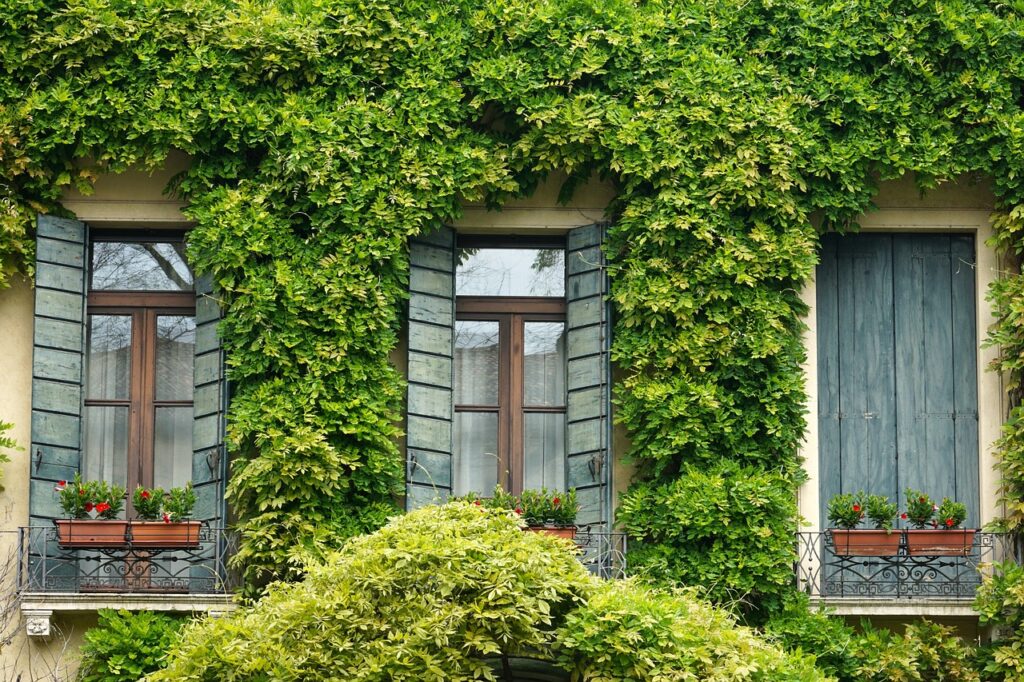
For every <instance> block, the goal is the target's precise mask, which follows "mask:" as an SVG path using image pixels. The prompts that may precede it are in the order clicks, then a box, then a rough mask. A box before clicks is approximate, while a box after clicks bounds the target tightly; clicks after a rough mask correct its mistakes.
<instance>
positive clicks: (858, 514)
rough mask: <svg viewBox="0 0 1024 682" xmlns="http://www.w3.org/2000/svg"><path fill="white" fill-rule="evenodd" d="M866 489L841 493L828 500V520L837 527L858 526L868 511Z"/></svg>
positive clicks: (848, 527)
mask: <svg viewBox="0 0 1024 682" xmlns="http://www.w3.org/2000/svg"><path fill="white" fill-rule="evenodd" d="M866 506H867V503H866V502H865V500H864V491H858V492H857V493H840V494H838V495H833V496H832V499H830V500H829V501H828V522H829V523H831V524H832V525H833V526H835V527H836V528H845V529H847V530H849V529H850V528H856V527H857V526H858V525H860V522H861V521H863V520H864V515H865V514H866V513H867V512H866V510H865V507H866Z"/></svg>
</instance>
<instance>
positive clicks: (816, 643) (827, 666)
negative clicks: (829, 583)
mask: <svg viewBox="0 0 1024 682" xmlns="http://www.w3.org/2000/svg"><path fill="white" fill-rule="evenodd" d="M764 631H765V633H766V634H767V635H768V637H769V638H771V639H772V640H774V641H776V642H778V643H779V644H780V645H781V646H782V647H783V648H785V649H786V650H787V651H790V652H794V653H802V654H806V655H808V656H813V657H814V659H815V664H816V665H817V667H818V668H819V669H820V670H821V671H823V672H825V673H826V674H828V675H832V676H834V677H836V678H838V679H840V680H853V679H855V677H854V673H855V671H856V661H855V660H854V658H853V650H854V649H855V647H856V643H857V635H856V633H855V632H854V630H853V628H851V627H850V626H848V625H847V624H846V622H845V621H844V620H843V619H842V618H838V617H835V616H830V615H828V614H827V613H823V612H821V611H814V610H811V607H810V601H809V599H808V598H807V596H806V595H803V594H800V593H793V594H791V595H788V596H787V597H786V599H785V601H784V604H783V607H782V608H780V609H779V610H777V611H776V612H775V613H773V614H772V616H771V617H770V618H769V619H768V621H767V622H766V623H765V625H764Z"/></svg>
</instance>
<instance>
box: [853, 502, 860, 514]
mask: <svg viewBox="0 0 1024 682" xmlns="http://www.w3.org/2000/svg"><path fill="white" fill-rule="evenodd" d="M853 511H855V512H859V511H860V505H859V504H855V505H853Z"/></svg>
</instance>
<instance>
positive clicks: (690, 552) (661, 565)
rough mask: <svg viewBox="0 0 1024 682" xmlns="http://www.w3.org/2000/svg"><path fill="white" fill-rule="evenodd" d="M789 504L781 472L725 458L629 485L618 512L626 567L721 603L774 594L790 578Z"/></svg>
mask: <svg viewBox="0 0 1024 682" xmlns="http://www.w3.org/2000/svg"><path fill="white" fill-rule="evenodd" d="M795 505H796V501H795V497H794V495H793V486H792V482H791V481H790V479H789V478H788V477H786V476H785V475H783V474H781V473H779V472H777V471H762V470H760V469H758V468H756V467H750V466H740V465H739V464H736V463H734V462H728V461H726V462H721V463H719V464H717V465H715V466H713V467H711V468H710V469H708V470H702V469H698V468H696V467H686V468H685V469H684V470H683V471H682V472H681V473H680V475H679V478H678V479H677V480H676V481H674V482H672V483H667V484H664V485H651V484H646V485H645V484H641V485H637V486H634V488H632V489H631V490H630V491H629V492H627V493H626V494H625V495H623V497H622V501H621V504H620V506H619V511H618V515H619V521H620V522H621V523H622V525H623V527H624V528H625V529H626V530H627V531H628V532H629V534H630V535H631V536H632V537H633V538H635V541H634V542H632V543H631V544H630V550H629V562H630V570H631V571H634V572H641V573H647V574H649V575H651V576H654V577H657V578H659V579H662V580H668V581H671V582H677V583H680V584H683V585H691V586H695V587H700V588H701V589H703V590H706V591H707V595H708V596H709V597H710V598H711V599H712V600H713V601H716V602H718V603H720V604H729V603H734V602H736V600H739V599H743V598H753V599H755V600H761V599H764V598H767V597H770V598H772V599H779V598H781V595H783V594H785V593H787V592H788V591H789V588H790V585H792V582H793V568H792V567H793V561H794V560H795V558H796V550H795V549H794V543H793V537H794V534H795V533H796V531H797V526H796V522H795V520H794V519H795V518H796V509H795Z"/></svg>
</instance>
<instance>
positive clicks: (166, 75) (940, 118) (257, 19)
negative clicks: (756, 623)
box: [0, 0, 1024, 588]
mask: <svg viewBox="0 0 1024 682" xmlns="http://www.w3.org/2000/svg"><path fill="white" fill-rule="evenodd" d="M3 18H4V21H3V22H0V63H3V64H4V70H3V71H2V72H0V258H2V259H3V261H4V263H11V264H18V265H20V267H21V269H22V270H24V271H29V270H30V268H31V264H32V258H33V255H32V240H31V236H30V233H31V230H30V224H31V218H32V216H33V215H34V213H35V211H38V210H42V211H54V210H59V208H58V200H59V197H60V194H61V191H62V190H63V189H65V188H67V187H69V186H76V185H81V186H84V187H87V186H88V184H89V183H90V181H91V179H92V178H93V177H95V175H96V174H97V173H100V172H118V171H121V170H124V169H125V168H127V167H129V166H131V165H142V166H153V165H157V164H159V163H160V162H161V161H162V160H163V159H164V158H165V156H166V155H167V153H168V151H169V150H171V149H181V150H184V151H186V152H187V153H189V154H190V155H191V156H192V159H193V164H192V166H191V168H190V169H189V170H188V171H187V172H186V173H185V174H184V175H183V176H182V177H180V178H178V179H177V181H176V184H175V190H176V191H178V192H179V193H180V194H181V195H182V196H184V197H185V198H186V199H187V200H188V201H189V204H190V208H189V215H190V217H191V218H192V219H193V220H194V221H195V223H196V227H195V229H194V230H193V232H192V234H191V236H190V245H191V246H190V254H191V258H192V261H193V263H194V264H195V266H196V267H197V268H198V269H199V270H201V271H204V272H207V273H210V274H212V275H213V277H214V279H215V281H216V284H217V286H218V289H219V291H220V295H221V296H222V299H223V303H224V304H225V306H226V311H227V312H226V317H225V319H224V322H223V324H222V327H221V334H222V337H223V341H224V345H225V347H226V348H227V350H228V357H229V363H230V367H229V370H230V376H231V380H232V382H233V386H234V397H233V402H232V408H231V415H230V430H229V440H230V445H231V449H232V453H233V455H232V456H233V460H234V464H233V470H232V472H233V478H232V483H231V486H230V490H229V494H230V497H231V501H232V504H233V505H234V507H235V508H236V510H237V512H238V514H239V517H240V519H241V523H242V527H243V529H244V530H245V532H246V535H245V538H246V539H245V540H244V543H243V550H242V553H241V555H240V557H241V559H242V560H244V561H245V562H246V563H247V564H248V565H250V566H251V567H254V568H253V569H252V570H253V571H254V575H260V576H270V575H282V574H288V572H289V571H291V570H293V569H294V568H295V567H297V566H301V565H303V564H304V562H305V561H306V560H307V558H308V556H311V555H312V556H315V555H317V554H318V553H321V552H322V551H324V550H325V549H326V548H327V547H330V546H332V545H337V544H338V543H339V542H340V541H341V540H342V538H344V537H347V536H348V535H351V534H353V533H356V532H361V531H363V530H366V529H367V528H372V527H374V526H375V525H377V524H379V523H380V522H381V517H382V515H383V512H382V511H381V510H382V509H385V508H387V507H388V506H389V505H391V504H392V502H393V499H394V496H395V495H396V494H398V493H399V492H400V490H401V482H402V465H401V462H400V461H399V455H398V451H397V447H396V439H397V438H398V436H399V429H398V426H397V424H399V423H400V421H401V415H402V381H401V377H400V375H399V373H398V372H397V371H396V370H395V369H394V368H393V367H392V366H391V364H390V362H389V354H390V352H391V350H392V349H393V348H394V347H395V346H396V344H397V341H398V334H399V331H400V328H401V320H402V313H401V307H402V302H403V300H404V297H405V289H406V277H407V264H406V240H407V238H408V237H409V236H410V235H413V234H417V233H421V232H424V231H429V230H430V229H433V228H434V227H436V226H437V225H439V224H443V223H450V222H451V221H453V220H455V219H456V218H457V217H458V215H459V211H460V206H461V202H462V201H463V200H465V199H485V200H487V201H488V202H489V203H490V204H492V205H500V204H501V202H502V201H503V200H505V199H507V198H509V197H511V196H516V195H518V194H522V193H525V192H528V191H529V190H530V189H531V188H532V187H534V186H536V183H537V182H538V181H539V180H540V179H542V178H543V177H544V176H545V174H547V173H548V172H550V171H552V170H555V169H558V170H564V171H567V172H568V173H569V175H570V182H569V183H567V188H566V189H567V190H571V188H572V187H573V186H574V185H575V183H577V182H578V181H580V180H581V179H583V178H586V177H589V176H590V175H591V174H592V173H599V174H604V175H606V176H610V177H611V178H612V179H613V180H614V182H615V183H616V185H617V187H618V190H619V193H618V196H617V198H616V199H615V201H614V203H613V205H612V206H611V207H610V209H609V212H610V217H611V218H612V219H613V220H614V223H615V226H614V228H613V229H612V230H611V231H610V233H609V239H608V243H607V244H606V251H607V254H608V256H609V261H610V274H611V277H612V293H611V298H612V301H613V303H614V304H615V309H616V318H615V319H616V328H615V337H614V344H615V345H614V349H613V356H614V359H615V361H616V362H617V363H618V365H619V366H620V368H621V369H622V371H623V380H622V382H621V384H620V385H619V390H618V392H617V401H618V411H617V416H618V419H619V421H620V422H621V423H622V424H623V425H624V426H625V427H626V428H627V429H628V430H629V432H630V434H631V437H632V443H633V447H632V450H631V454H632V456H633V457H634V458H635V459H636V460H637V461H638V462H639V463H640V465H641V467H640V469H641V472H642V473H643V474H644V475H645V476H646V477H647V478H648V479H649V482H650V487H648V485H647V484H644V485H642V486H641V487H640V488H638V489H637V492H636V493H635V494H636V495H638V496H644V495H648V494H651V495H653V493H650V492H649V491H650V490H656V489H657V490H662V489H664V490H667V489H669V488H671V486H673V485H677V484H678V485H685V484H686V482H687V481H689V480H691V479H692V478H693V477H694V476H697V475H698V474H700V473H701V472H704V473H705V474H707V475H711V473H712V472H714V471H716V470H715V469H714V468H713V466H715V463H716V462H718V461H719V460H726V461H729V462H735V463H737V464H740V465H742V466H744V467H751V474H750V475H752V476H759V475H765V476H773V475H775V473H774V472H781V474H780V475H781V476H782V477H783V478H784V479H785V480H786V481H787V483H786V486H787V489H788V490H789V491H790V492H792V490H793V487H794V486H795V485H796V483H797V481H798V478H799V474H798V468H799V464H798V461H797V455H796V452H797V448H798V445H799V443H800V438H801V435H802V433H803V428H804V414H803V405H804V387H803V377H802V375H801V366H802V362H803V360H804V350H803V345H802V343H801V340H800V334H801V330H802V321H801V316H802V315H803V314H804V312H805V308H804V305H803V303H802V302H801V300H800V298H799V291H800V290H801V287H802V285H803V282H804V281H805V280H806V279H807V277H808V276H809V275H810V274H811V272H812V269H813V267H814V264H815V262H816V258H817V257H816V248H817V247H816V234H817V232H818V230H819V229H844V228H846V227H847V226H848V225H849V224H850V222H851V221H852V220H854V219H855V218H856V216H857V215H859V214H860V213H862V212H864V211H865V210H867V209H869V207H870V201H871V196H872V194H873V193H874V191H875V189H876V185H877V183H878V182H879V181H880V180H884V179H887V178H893V177H897V176H899V175H901V174H903V173H907V172H913V173H915V174H916V175H917V177H918V178H919V181H920V182H921V184H922V186H928V185H931V184H934V183H935V182H937V181H938V180H940V179H946V178H952V177H955V176H957V175H960V174H963V173H967V172H971V173H979V174H983V175H985V176H987V177H989V178H991V180H992V182H993V184H994V187H995V190H996V192H997V196H998V197H999V201H1000V207H1001V210H1002V212H1001V213H1000V214H998V215H997V217H996V220H995V225H996V228H997V240H998V242H999V246H1000V247H1001V248H1002V249H1004V250H1005V251H1007V252H1013V253H1020V252H1021V250H1022V249H1024V246H1022V244H1024V242H1022V241H1021V239H1020V234H1021V229H1020V228H1021V215H1020V209H1019V207H1020V206H1021V205H1024V112H1022V104H1021V102H1022V100H1021V98H1022V90H1021V88H1022V83H1024V44H1022V43H1024V38H1022V36H1024V30H1022V28H1024V27H1022V21H1024V20H1022V19H1021V15H1020V12H1015V11H1012V10H1011V9H1008V8H1007V7H1006V6H1004V5H999V4H997V3H990V2H987V1H985V0H962V1H958V2H955V3H952V4H950V3H934V2H932V3H926V2H919V1H917V0H844V1H841V2H837V3H817V2H810V1H809V0H795V1H794V2H786V3H775V2H739V1H738V0H736V1H733V0H725V1H723V2H710V3H689V4H686V3H683V4H680V3H678V2H662V1H654V2H647V3H642V4H635V3H630V2H625V1H624V0H574V1H573V2H536V1H527V0H500V1H497V2H490V3H476V2H468V1H465V0H454V1H451V2H449V1H444V2H442V1H440V0H411V1H410V2H403V3H400V4H397V5H396V4H395V3H391V2H386V1H385V0H368V1H363V2H350V1H348V0H311V1H301V2H300V1H296V2H288V3H268V2H255V3H253V2H211V1H210V0H173V1H171V2H168V1H166V0H160V1H157V0H136V1H135V2H124V1H122V0H79V1H75V2H70V3H54V2H49V1H48V0H34V1H32V2H22V3H17V5H16V6H11V7H9V8H6V9H5V10H3ZM87 159H88V160H89V161H86V160H87ZM8 272H9V270H4V271H3V273H4V274H2V275H0V286H2V285H3V284H5V283H6V282H7V281H8V275H7V273H8ZM1020 289H1021V287H1020V285H1019V283H1018V282H1017V280H1016V278H1013V277H1011V278H1008V279H1007V280H1006V281H1005V282H1004V283H1001V284H1000V285H998V286H997V287H996V288H995V289H994V290H993V297H994V304H995V307H996V310H997V313H998V314H999V317H1000V320H1001V321H1000V324H999V326H998V328H997V330H996V332H995V337H994V338H995V339H996V340H997V341H998V343H999V344H1000V345H1001V346H1002V347H1003V348H1004V350H1005V351H1006V353H1005V356H1004V357H1005V363H1006V364H1005V369H1007V370H1009V371H1010V372H1012V373H1013V374H1014V376H1016V375H1018V374H1019V371H1020V367H1019V366H1018V365H1019V362H1018V361H1017V360H1016V359H1015V358H1018V357H1020V356H1021V355H1022V354H1024V327H1021V324H1020V320H1019V319H1018V318H1020V317H1021V316H1020V315H1019V314H1018V312H1017V309H1018V308H1019V307H1020V306H1019V300H1020V299H1021V296H1022V293H1021V290H1020ZM1015 381H1017V380H1016V379H1015ZM1015 423H1016V422H1012V423H1011V425H1010V427H1009V428H1008V431H1007V437H1006V439H1005V441H1004V449H1005V451H1006V452H1007V457H1006V459H1005V460H1004V462H1005V463H1006V464H1005V465H1004V476H1005V477H1006V479H1007V486H1008V487H1007V491H1008V492H1007V495H1008V496H1009V497H1010V498H1011V499H1012V500H1017V499H1019V498H1021V497H1022V496H1024V483H1022V481H1024V477H1022V474H1021V473H1020V468H1021V467H1020V466H1019V463H1018V460H1020V457H1019V456H1015V455H1014V454H1013V453H1014V452H1018V451H1024V446H1022V445H1021V443H1024V440H1022V435H1021V434H1022V433H1024V430H1022V429H1019V428H1016V427H1014V424H1015ZM680 472H683V473H680ZM772 490H773V491H777V487H776V486H775V484H774V483H773V487H772ZM783 497H784V496H783V495H781V493H780V494H772V495H770V496H769V500H770V503H769V505H768V506H767V507H765V510H764V514H765V517H764V522H765V524H766V527H771V528H774V529H777V530H778V532H782V529H783V528H785V527H788V526H787V524H789V523H791V521H792V519H793V515H794V509H793V506H792V505H791V504H790V503H789V502H787V501H785V500H784V499H783ZM651 503H652V504H655V505H657V506H659V508H661V509H662V512H664V513H669V512H670V510H671V509H672V505H671V504H670V503H669V501H668V500H666V499H663V498H662V497H661V496H660V494H659V495H658V496H655V497H652V498H651ZM709 513H712V512H709ZM730 513H732V512H731V511H730V510H727V509H726V510H721V511H715V512H713V514H712V517H711V519H710V520H709V521H708V523H710V524H711V525H710V526H709V527H708V529H707V532H708V533H709V536H710V535H712V534H713V533H712V530H713V529H714V528H715V527H716V526H715V525H714V524H716V523H717V524H718V526H717V528H718V529H719V531H722V532H724V530H725V527H726V523H725V520H726V518H727V517H728V514H730ZM728 518H730V519H731V518H732V517H728ZM674 542H675V541H673V540H671V539H668V538H662V539H659V540H657V541H656V542H655V543H654V544H655V545H657V547H660V549H651V550H650V551H651V552H655V553H658V552H660V556H662V557H663V558H664V561H665V571H664V574H665V575H669V576H672V577H673V578H675V579H678V580H680V581H683V582H693V581H695V580H699V579H701V576H700V574H699V573H696V572H695V571H696V568H693V567H695V566H696V564H695V561H694V557H697V556H702V555H701V554H700V552H699V551H698V550H694V549H692V548H691V547H690V546H689V545H688V544H686V543H675V544H673V543H674ZM748 549H749V552H751V555H750V557H749V558H750V560H751V561H753V562H754V563H756V564H757V565H758V566H759V567H762V568H764V574H765V575H770V576H772V578H771V581H772V583H771V584H773V585H774V584H777V580H776V577H777V576H779V575H781V571H782V569H783V568H784V567H785V566H787V565H788V562H789V560H790V559H791V558H792V557H789V556H788V555H787V554H786V553H785V552H783V551H782V549H781V548H780V547H774V546H773V548H771V549H768V550H764V551H763V552H762V551H760V550H759V549H758V548H757V547H750V548H748ZM670 550H671V551H670ZM725 560H726V559H723V561H725ZM729 561H732V560H731V559H730V560H729ZM688 567H690V568H688ZM758 570H760V568H759V569H758ZM723 575H730V576H735V580H736V581H737V582H736V584H734V585H732V586H731V587H733V588H739V587H740V586H741V585H743V584H744V580H745V578H744V577H743V575H744V574H742V573H741V572H739V571H736V572H729V571H726V572H724V573H723ZM731 579H732V578H730V580H731Z"/></svg>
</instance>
